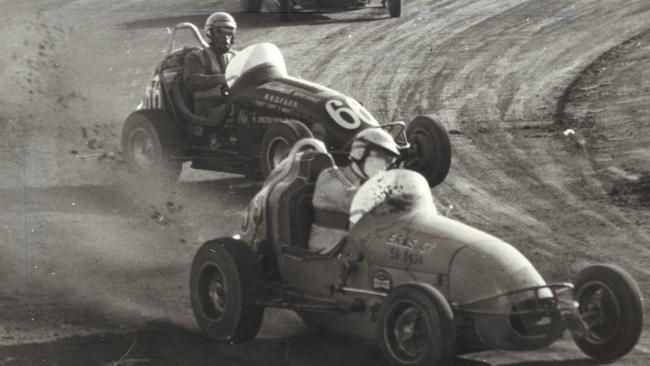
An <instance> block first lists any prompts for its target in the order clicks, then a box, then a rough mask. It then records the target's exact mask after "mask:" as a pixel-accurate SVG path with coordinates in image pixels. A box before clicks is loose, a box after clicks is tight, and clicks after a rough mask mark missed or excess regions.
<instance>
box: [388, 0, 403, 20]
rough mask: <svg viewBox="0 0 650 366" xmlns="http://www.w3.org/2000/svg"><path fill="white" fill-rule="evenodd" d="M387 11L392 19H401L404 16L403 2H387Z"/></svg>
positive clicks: (390, 0)
mask: <svg viewBox="0 0 650 366" xmlns="http://www.w3.org/2000/svg"><path fill="white" fill-rule="evenodd" d="M386 10H387V11H388V15H390V17H391V18H399V17H400V15H402V0H387V4H386Z"/></svg>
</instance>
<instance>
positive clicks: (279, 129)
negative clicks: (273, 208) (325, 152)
mask: <svg viewBox="0 0 650 366" xmlns="http://www.w3.org/2000/svg"><path fill="white" fill-rule="evenodd" d="M306 137H312V134H311V131H309V129H308V128H307V126H305V125H304V124H302V123H301V122H298V121H287V122H285V123H278V124H274V125H272V126H271V127H269V129H268V130H267V131H266V133H265V134H264V137H263V138H262V149H261V152H260V165H261V170H262V175H263V176H264V178H266V177H268V176H269V174H271V171H273V169H274V168H275V167H276V166H277V165H278V164H280V162H281V161H282V160H283V159H284V158H286V157H287V156H289V152H290V151H291V147H292V146H293V145H294V144H295V143H296V142H297V141H298V140H300V139H302V138H306Z"/></svg>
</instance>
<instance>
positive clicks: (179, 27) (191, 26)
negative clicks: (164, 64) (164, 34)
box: [167, 22, 209, 54]
mask: <svg viewBox="0 0 650 366" xmlns="http://www.w3.org/2000/svg"><path fill="white" fill-rule="evenodd" d="M167 29H169V28H167ZM183 29H189V30H190V31H192V34H193V35H194V38H195V39H196V41H197V42H198V43H199V44H200V45H201V47H203V48H207V47H209V44H208V42H206V41H205V39H204V38H203V36H202V35H201V31H199V28H197V27H196V26H195V25H194V24H192V23H188V22H183V23H178V24H176V25H175V26H174V27H173V28H172V29H171V30H169V32H170V33H171V40H170V41H169V49H168V50H167V54H170V53H172V51H173V50H174V41H175V40H176V32H177V31H179V30H183Z"/></svg>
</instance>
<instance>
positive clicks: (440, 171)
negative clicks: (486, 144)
mask: <svg viewBox="0 0 650 366" xmlns="http://www.w3.org/2000/svg"><path fill="white" fill-rule="evenodd" d="M406 137H407V139H408V141H409V143H410V144H411V148H410V149H409V150H408V152H407V156H406V162H405V167H406V168H408V169H412V170H415V171H416V172H418V173H420V174H422V175H424V177H425V178H426V179H427V181H428V182H429V185H430V186H431V187H435V186H437V185H438V184H440V183H442V181H444V180H445V178H446V177H447V174H448V173H449V167H450V166H451V141H450V140H449V134H448V133H447V130H446V129H445V127H444V126H443V125H442V123H440V122H438V121H437V120H435V119H434V118H433V117H432V116H428V115H422V116H417V117H415V118H414V119H413V121H411V123H410V124H409V126H408V127H407V129H406Z"/></svg>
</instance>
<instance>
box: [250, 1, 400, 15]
mask: <svg viewBox="0 0 650 366" xmlns="http://www.w3.org/2000/svg"><path fill="white" fill-rule="evenodd" d="M375 1H376V2H377V3H378V5H379V6H380V7H381V8H383V9H385V10H386V13H388V15H389V16H390V17H392V18H397V17H399V16H400V15H402V0H375ZM264 2H268V3H269V4H270V8H272V9H276V10H277V11H279V12H280V13H281V15H282V18H283V19H285V20H286V19H288V17H289V15H290V14H291V13H294V12H299V11H302V10H303V9H306V10H309V11H313V10H315V11H318V12H327V11H340V10H343V11H345V10H356V9H362V8H366V7H370V6H372V5H373V4H372V1H371V0H240V4H241V9H242V11H244V12H247V13H259V12H260V11H262V8H263V3H264Z"/></svg>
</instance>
